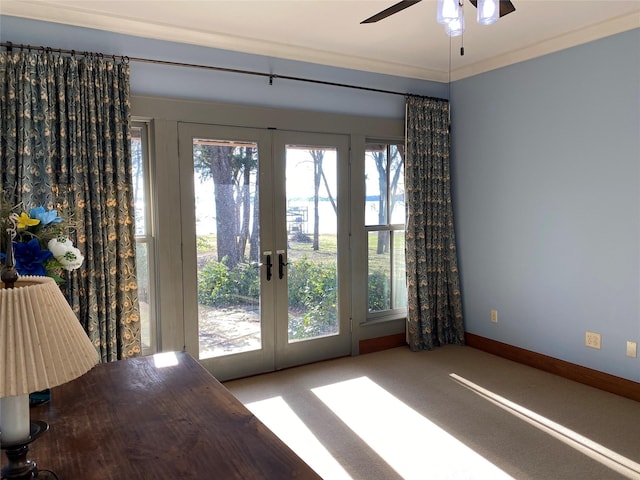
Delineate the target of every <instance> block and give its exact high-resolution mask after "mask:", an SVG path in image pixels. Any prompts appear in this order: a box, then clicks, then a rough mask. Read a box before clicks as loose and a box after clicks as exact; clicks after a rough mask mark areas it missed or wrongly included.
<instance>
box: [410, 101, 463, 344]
mask: <svg viewBox="0 0 640 480" xmlns="http://www.w3.org/2000/svg"><path fill="white" fill-rule="evenodd" d="M406 107H407V118H406V124H407V125H406V142H407V147H406V157H405V189H406V196H407V199H406V201H407V230H406V264H407V265H406V269H407V287H408V296H409V298H408V308H407V310H408V311H407V325H408V326H407V329H408V340H409V347H410V348H411V349H412V350H423V349H427V350H430V349H432V348H433V347H434V346H440V345H444V344H449V343H454V344H460V345H462V344H464V324H463V318H462V298H461V294H460V279H459V275H458V260H457V254H456V241H455V232H454V228H453V208H452V205H451V187H450V183H451V178H450V173H449V102H448V101H446V100H440V99H434V98H423V97H414V96H410V97H408V98H407V105H406Z"/></svg>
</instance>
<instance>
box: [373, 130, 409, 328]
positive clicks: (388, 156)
mask: <svg viewBox="0 0 640 480" xmlns="http://www.w3.org/2000/svg"><path fill="white" fill-rule="evenodd" d="M403 150H404V149H403V146H402V145H398V144H389V143H384V142H380V143H376V142H369V143H367V145H366V150H365V196H366V197H365V228H366V230H367V242H368V256H367V260H368V312H369V317H370V318H375V317H376V316H380V315H388V314H394V313H397V314H398V316H399V315H402V314H404V310H405V309H406V305H407V299H406V296H407V295H406V293H407V289H406V278H405V258H404V252H405V250H404V225H405V203H404V158H403Z"/></svg>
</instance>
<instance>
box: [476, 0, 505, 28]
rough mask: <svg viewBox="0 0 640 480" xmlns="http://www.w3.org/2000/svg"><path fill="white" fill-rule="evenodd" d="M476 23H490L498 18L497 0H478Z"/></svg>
mask: <svg viewBox="0 0 640 480" xmlns="http://www.w3.org/2000/svg"><path fill="white" fill-rule="evenodd" d="M477 18H478V23H479V24H480V25H491V24H492V23H496V22H497V21H498V18H500V2H499V0H478V17H477Z"/></svg>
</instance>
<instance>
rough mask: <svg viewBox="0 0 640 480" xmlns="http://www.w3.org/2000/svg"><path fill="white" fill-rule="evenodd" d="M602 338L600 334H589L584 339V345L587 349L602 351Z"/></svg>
mask: <svg viewBox="0 0 640 480" xmlns="http://www.w3.org/2000/svg"><path fill="white" fill-rule="evenodd" d="M600 341H601V337H600V334H599V333H594V332H587V333H586V335H585V337H584V344H585V345H586V346H587V347H591V348H596V349H598V350H600Z"/></svg>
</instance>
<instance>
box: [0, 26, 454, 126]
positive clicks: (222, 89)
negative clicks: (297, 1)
mask: <svg viewBox="0 0 640 480" xmlns="http://www.w3.org/2000/svg"><path fill="white" fill-rule="evenodd" d="M0 41H10V42H13V43H15V44H20V43H23V44H30V45H44V46H48V47H52V48H61V49H68V50H76V51H90V52H101V53H105V54H114V55H126V56H129V57H138V58H149V59H157V60H164V61H172V62H181V63H191V64H199V65H213V66H216V67H224V68H232V69H240V70H250V71H255V72H262V73H272V74H276V75H286V76H292V77H302V78H310V79H316V80H322V81H328V82H335V83H345V84H349V85H358V86H364V87H368V88H375V89H380V90H387V91H393V92H401V93H414V94H418V95H428V96H433V97H439V98H448V87H447V85H446V84H443V83H437V82H427V81H423V80H415V79H409V78H402V77H395V76H391V75H380V74H372V73H367V72H361V71H357V70H349V69H344V68H334V67H326V66H321V65H316V64H312V63H304V62H296V61H290V60H282V59H278V58H273V57H265V56H259V55H250V54H243V53H235V52H230V51H225V50H218V49H212V48H205V47H197V46H191V45H185V44H179V43H173V42H165V41H158V40H149V39H144V38H139V37H134V36H129V35H119V34H113V33H109V32H103V31H99V30H93V29H86V28H78V27H70V26H65V25H60V24H55V23H48V22H39V21H33V20H26V19H21V18H17V17H10V16H6V15H4V16H0ZM131 91H132V93H133V94H135V95H152V96H160V97H171V98H185V99H192V100H213V101H218V102H225V103H235V104H250V105H261V106H269V107H280V108H291V109H300V110H314V111H322V112H333V113H347V114H354V115H366V116H373V117H388V118H404V103H405V102H404V97H403V96H402V95H390V94H382V93H374V92H365V91H361V90H354V89H349V88H340V87H333V86H323V85H317V84H311V83H305V82H297V81H291V80H281V79H275V80H274V82H273V85H269V80H268V78H265V77H259V76H250V75H241V74H233V73H223V72H217V71H212V70H202V69H196V68H183V67H168V66H164V65H157V64H150V63H141V62H132V63H131Z"/></svg>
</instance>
